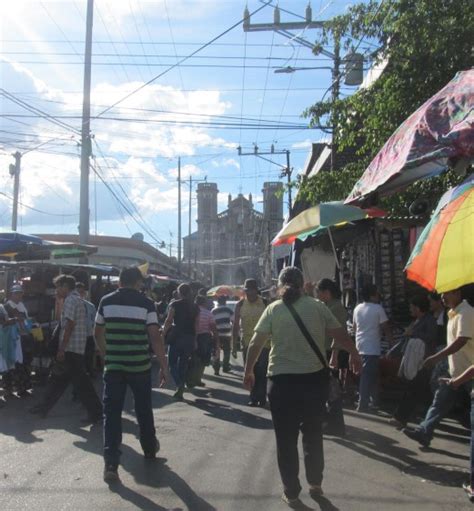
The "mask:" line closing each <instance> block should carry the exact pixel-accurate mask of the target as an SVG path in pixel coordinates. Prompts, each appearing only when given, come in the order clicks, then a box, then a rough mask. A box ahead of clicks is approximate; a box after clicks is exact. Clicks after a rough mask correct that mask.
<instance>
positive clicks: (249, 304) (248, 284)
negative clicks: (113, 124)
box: [232, 279, 270, 407]
mask: <svg viewBox="0 0 474 511" xmlns="http://www.w3.org/2000/svg"><path fill="white" fill-rule="evenodd" d="M244 293H245V298H244V299H243V300H240V302H238V303H237V305H236V307H235V316H234V327H233V332H232V342H233V343H234V344H235V343H237V339H238V337H239V331H241V334H242V338H241V341H242V347H243V350H242V354H243V357H244V362H245V361H246V358H247V350H248V345H249V343H250V339H252V336H253V333H254V330H255V326H256V324H257V323H258V320H259V319H260V317H261V315H262V314H263V311H264V310H265V307H266V303H265V302H264V300H263V298H262V297H261V296H259V294H258V285H257V281H256V280H255V279H247V280H246V281H245V283H244ZM269 353H270V341H269V339H267V344H266V345H265V346H264V347H263V348H262V350H261V352H260V356H259V358H258V360H257V362H256V364H255V366H254V371H255V385H253V386H252V389H251V391H250V401H249V403H248V404H249V406H261V407H264V406H265V405H266V403H267V377H266V375H267V367H268V354H269Z"/></svg>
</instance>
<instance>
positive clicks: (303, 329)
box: [285, 303, 328, 367]
mask: <svg viewBox="0 0 474 511" xmlns="http://www.w3.org/2000/svg"><path fill="white" fill-rule="evenodd" d="M285 305H286V306H287V308H288V310H289V311H290V313H291V315H292V316H293V319H294V320H295V323H296V324H297V325H298V327H299V329H300V330H301V333H302V334H303V335H304V337H305V339H306V340H307V341H308V344H309V345H310V346H311V349H312V350H313V351H314V352H315V353H316V355H317V357H318V358H319V361H320V362H321V364H323V367H328V363H327V360H326V357H325V356H324V355H323V354H322V353H321V350H320V349H319V348H318V345H317V344H316V343H315V342H314V339H313V337H312V336H311V334H310V333H309V332H308V329H307V328H306V326H305V324H304V323H303V321H302V319H301V318H300V317H299V315H298V313H297V312H296V310H295V308H294V307H293V305H291V304H290V303H286V304H285Z"/></svg>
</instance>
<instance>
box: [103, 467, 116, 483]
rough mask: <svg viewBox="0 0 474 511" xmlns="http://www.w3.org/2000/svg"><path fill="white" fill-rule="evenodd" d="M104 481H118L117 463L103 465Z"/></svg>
mask: <svg viewBox="0 0 474 511" xmlns="http://www.w3.org/2000/svg"><path fill="white" fill-rule="evenodd" d="M104 481H105V482H106V483H116V482H118V481H120V478H119V475H118V467H117V465H105V468H104Z"/></svg>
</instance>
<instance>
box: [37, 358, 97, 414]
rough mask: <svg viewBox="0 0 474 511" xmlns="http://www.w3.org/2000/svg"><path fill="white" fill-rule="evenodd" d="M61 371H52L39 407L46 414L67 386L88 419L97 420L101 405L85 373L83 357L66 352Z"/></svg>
mask: <svg viewBox="0 0 474 511" xmlns="http://www.w3.org/2000/svg"><path fill="white" fill-rule="evenodd" d="M57 367H61V371H54V370H53V371H52V373H51V376H50V378H49V380H48V384H47V387H46V391H45V395H44V397H43V401H42V403H41V405H40V406H41V407H42V408H43V409H44V411H45V412H46V413H47V412H49V410H51V408H53V406H54V405H55V404H56V403H57V401H58V400H59V398H60V397H61V396H62V395H63V394H64V391H65V390H66V389H67V387H68V386H69V384H72V386H73V389H74V392H75V394H76V395H77V397H78V398H79V400H80V401H81V403H82V404H83V405H84V406H85V408H86V410H87V413H88V415H89V417H91V418H93V419H97V418H99V417H101V416H102V404H101V402H100V399H99V397H98V396H97V393H96V391H95V389H94V386H93V385H92V382H91V380H90V378H89V376H88V375H87V373H86V367H85V363H84V355H79V354H78V353H72V352H70V351H67V352H66V354H65V358H64V363H63V364H60V365H59V366H57Z"/></svg>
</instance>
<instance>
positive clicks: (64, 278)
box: [53, 273, 76, 291]
mask: <svg viewBox="0 0 474 511" xmlns="http://www.w3.org/2000/svg"><path fill="white" fill-rule="evenodd" d="M53 283H54V285H55V286H58V287H62V286H67V287H68V289H69V290H70V291H72V290H73V289H74V288H75V287H76V279H75V278H74V277H73V276H72V275H65V274H64V273H63V274H61V275H58V276H57V277H56V278H55V279H54V280H53Z"/></svg>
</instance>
